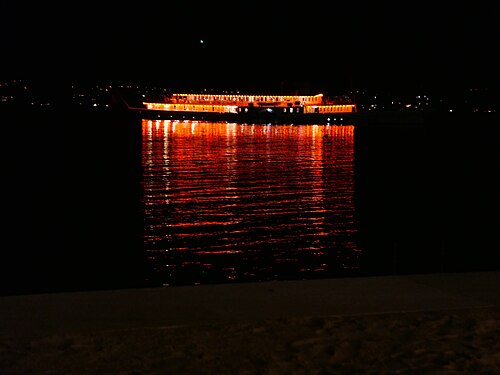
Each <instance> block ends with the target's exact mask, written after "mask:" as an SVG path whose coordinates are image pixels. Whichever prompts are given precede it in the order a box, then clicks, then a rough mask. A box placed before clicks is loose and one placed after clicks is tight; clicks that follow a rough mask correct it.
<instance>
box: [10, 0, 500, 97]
mask: <svg viewBox="0 0 500 375" xmlns="http://www.w3.org/2000/svg"><path fill="white" fill-rule="evenodd" d="M104 3H105V2H104V1H101V2H94V1H88V2H67V4H66V5H61V4H59V3H58V4H57V5H47V3H46V2H36V3H35V4H23V3H20V2H17V1H5V0H2V2H1V8H0V13H1V21H2V22H1V26H0V31H1V36H2V39H3V40H2V49H3V51H4V53H3V55H4V56H5V57H6V58H3V59H2V63H1V64H2V66H1V67H2V72H3V73H4V75H5V77H6V78H11V77H17V78H32V77H34V78H40V79H43V80H47V79H49V78H50V79H52V78H56V79H58V80H59V81H62V82H66V81H74V80H103V79H104V80H107V79H109V80H114V79H119V80H140V81H151V82H155V83H159V84H169V83H178V84H185V85H186V86H190V85H202V84H206V85H212V86H224V87H235V86H245V85H247V86H248V85H250V86H252V85H253V86H259V85H277V84H278V83H283V82H287V84H289V85H294V84H296V85H303V86H304V87H306V86H309V85H311V86H314V87H316V86H318V87H322V86H325V87H336V88H340V89H345V88H349V87H353V86H354V87H369V86H375V87H393V86H394V87H419V86H422V87H431V86H435V85H437V86H444V87H451V86H461V85H465V86H474V85H479V86H491V85H498V73H497V66H499V65H500V64H499V58H498V57H497V54H498V52H497V49H498V41H499V40H500V39H499V36H500V32H499V28H500V6H499V4H500V3H499V2H498V1H493V0H491V1H484V2H481V1H475V2H467V3H460V4H459V3H455V4H453V5H447V4H446V5H444V4H439V3H438V2H433V3H424V2H419V3H417V2H399V3H397V2H395V1H392V2H387V1H385V2H384V1H379V2H366V3H365V2H361V1H345V2H336V1H326V0H325V1H323V0H319V1H316V2H299V3H295V2H291V1H271V0H268V1H245V2H241V1H232V2H231V1H211V2H205V3H204V4H202V5H200V4H199V3H197V2H188V1H177V2H175V1H168V2H167V1H164V2H146V1H143V2H135V3H134V2H132V3H130V4H129V3H127V2H119V3H118V2H114V1H112V2H106V4H104ZM200 40H203V41H204V43H203V44H201V43H200Z"/></svg>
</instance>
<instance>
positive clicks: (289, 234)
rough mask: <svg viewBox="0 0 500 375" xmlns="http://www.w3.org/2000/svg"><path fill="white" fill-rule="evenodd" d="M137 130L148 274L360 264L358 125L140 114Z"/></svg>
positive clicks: (190, 278)
mask: <svg viewBox="0 0 500 375" xmlns="http://www.w3.org/2000/svg"><path fill="white" fill-rule="evenodd" d="M142 132H143V152H142V166H143V180H142V182H143V193H144V198H143V203H144V217H145V223H144V244H145V251H146V253H147V259H148V265H149V268H150V270H151V272H150V273H149V275H148V278H149V280H150V281H151V282H152V283H156V284H169V285H170V284H181V283H188V284H196V283H200V282H206V283H208V282H227V281H257V280H273V279H296V278H307V277H316V276H322V277H328V276H335V275H341V274H343V273H345V272H353V271H354V270H356V269H358V268H359V256H360V250H359V248H358V246H357V245H356V234H357V228H356V222H355V210H354V202H353V195H354V126H329V125H303V126H293V125H256V124H234V123H216V122H201V121H183V122H180V121H169V120H165V121H164V120H161V121H151V120H143V123H142ZM228 270H229V271H228Z"/></svg>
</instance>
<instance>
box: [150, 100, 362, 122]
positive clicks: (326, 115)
mask: <svg viewBox="0 0 500 375" xmlns="http://www.w3.org/2000/svg"><path fill="white" fill-rule="evenodd" d="M143 104H144V106H145V108H146V111H144V112H145V114H149V115H153V116H154V117H155V118H158V117H162V118H174V119H182V118H184V119H205V120H210V119H211V120H226V121H236V122H241V121H245V122H248V121H254V122H266V123H267V122H274V123H277V122H302V123H307V122H325V121H327V122H330V121H333V120H335V121H336V120H337V117H338V118H339V119H341V117H340V116H341V115H349V114H353V113H355V112H356V105H355V104H353V103H349V104H339V103H333V102H330V101H328V100H326V99H325V98H324V96H323V94H317V95H232V94H220V95H217V94H173V95H172V96H171V97H170V98H168V99H167V100H165V101H164V102H161V103H160V102H156V103H153V102H144V103H143ZM332 116H337V117H332ZM332 119H333V120H332Z"/></svg>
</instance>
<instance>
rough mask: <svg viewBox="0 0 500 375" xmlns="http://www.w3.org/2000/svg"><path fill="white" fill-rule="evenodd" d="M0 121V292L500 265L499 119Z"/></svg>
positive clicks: (101, 117) (34, 116) (94, 116)
mask: <svg viewBox="0 0 500 375" xmlns="http://www.w3.org/2000/svg"><path fill="white" fill-rule="evenodd" d="M2 118H3V121H2V122H3V125H4V128H5V131H4V137H3V138H2V144H3V150H2V152H3V157H2V164H3V165H2V174H3V176H2V183H3V185H4V191H5V192H4V194H3V203H4V210H3V212H4V219H6V220H4V224H3V228H2V229H3V232H4V233H3V236H2V238H3V242H2V250H1V256H2V258H1V261H2V262H1V264H2V269H1V271H2V279H1V284H2V293H3V294H9V293H31V292H43V291H49V292H55V291H67V290H92V289H107V288H122V287H140V286H151V285H182V284H198V283H220V282H251V281H260V280H278V279H303V278H316V277H356V276H365V275H391V274H410V273H429V272H457V271H477V270H498V269H500V255H499V252H500V241H499V230H498V229H499V220H498V209H499V204H498V201H499V192H500V189H499V182H498V181H499V180H500V178H499V177H500V176H499V174H500V168H499V167H500V164H499V160H500V158H499V149H498V144H499V130H498V128H497V123H496V120H491V119H484V118H479V117H474V116H468V117H467V118H464V117H461V116H459V115H455V116H451V115H446V116H439V117H431V118H429V119H428V120H427V121H426V122H425V123H424V124H418V125H408V124H406V125H402V124H397V123H393V124H385V123H371V122H367V123H364V124H356V125H353V126H333V125H332V126H327V125H260V124H255V125H251V124H226V123H208V122H169V121H148V120H141V119H137V118H131V117H129V116H127V115H124V114H121V113H113V112H111V113H87V112H84V113H69V114H68V113H66V114H64V115H58V114H54V113H31V114H29V115H24V114H23V115H22V116H21V115H19V114H18V115H14V114H10V115H8V116H7V115H6V116H3V117H2Z"/></svg>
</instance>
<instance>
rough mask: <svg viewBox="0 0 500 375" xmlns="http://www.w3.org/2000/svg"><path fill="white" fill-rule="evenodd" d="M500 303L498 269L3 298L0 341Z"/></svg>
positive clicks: (448, 308)
mask: <svg viewBox="0 0 500 375" xmlns="http://www.w3.org/2000/svg"><path fill="white" fill-rule="evenodd" d="M492 306H500V272H477V273H455V274H429V275H406V276H386V277H363V278H348V279H321V280H303V281H302V280H301V281H275V282H262V283H248V284H247V283H245V284H227V285H200V286H178V287H167V288H147V289H127V290H110V291H91V292H74V293H54V294H35V295H22V296H4V297H0V337H18V338H21V337H26V338H29V337H42V336H47V335H53V334H73V333H82V332H83V333H89V332H99V331H107V330H121V329H137V328H147V327H171V326H186V325H192V324H211V323H235V322H250V321H258V320H263V319H284V318H297V317H327V316H339V315H359V314H378V313H393V312H396V313H397V312H411V311H432V310H444V309H446V310H450V309H464V308H476V307H478V308H481V307H492Z"/></svg>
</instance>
